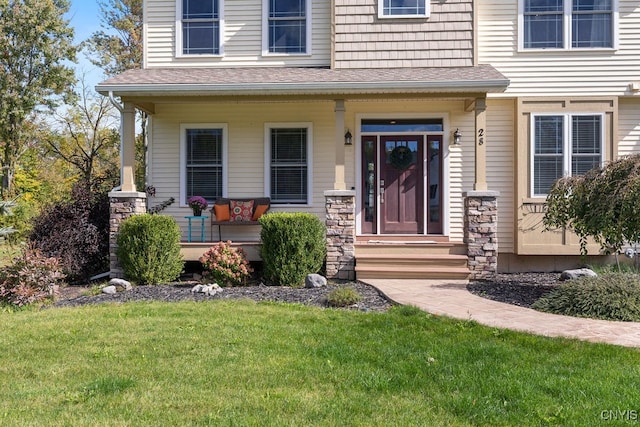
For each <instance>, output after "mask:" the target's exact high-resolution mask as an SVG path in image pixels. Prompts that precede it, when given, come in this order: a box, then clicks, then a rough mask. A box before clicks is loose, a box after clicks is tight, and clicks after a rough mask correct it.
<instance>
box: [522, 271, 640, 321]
mask: <svg viewBox="0 0 640 427" xmlns="http://www.w3.org/2000/svg"><path fill="white" fill-rule="evenodd" d="M532 307H533V308H535V309H536V310H540V311H546V312H549V313H556V314H564V315H568V316H576V317H590V318H594V319H605V320H621V321H633V322H637V321H640V276H639V275H637V274H629V273H610V274H606V275H600V276H598V277H581V278H579V279H575V280H571V281H568V282H565V283H563V284H561V285H560V286H559V287H558V289H556V290H554V291H552V292H550V293H549V294H547V295H545V296H544V297H542V298H540V299H539V300H538V301H536V302H535V303H534V304H533V305H532Z"/></svg>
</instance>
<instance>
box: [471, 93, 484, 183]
mask: <svg viewBox="0 0 640 427" xmlns="http://www.w3.org/2000/svg"><path fill="white" fill-rule="evenodd" d="M475 113H476V136H475V139H476V141H475V146H476V177H475V183H474V184H473V189H474V190H476V191H486V190H487V146H486V140H487V99H486V98H477V99H476V101H475Z"/></svg>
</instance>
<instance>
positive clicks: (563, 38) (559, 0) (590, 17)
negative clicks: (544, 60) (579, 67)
mask: <svg viewBox="0 0 640 427" xmlns="http://www.w3.org/2000/svg"><path fill="white" fill-rule="evenodd" d="M520 12H521V13H520V16H521V42H522V47H523V48H524V49H579V48H613V47H614V46H615V34H614V31H615V29H616V25H615V21H616V13H617V0H520Z"/></svg>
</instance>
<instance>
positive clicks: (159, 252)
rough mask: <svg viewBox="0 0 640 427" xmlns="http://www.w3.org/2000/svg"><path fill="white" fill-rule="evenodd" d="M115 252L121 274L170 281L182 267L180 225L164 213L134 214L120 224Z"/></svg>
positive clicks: (150, 281) (141, 281) (138, 279)
mask: <svg viewBox="0 0 640 427" xmlns="http://www.w3.org/2000/svg"><path fill="white" fill-rule="evenodd" d="M116 243H117V245H118V248H117V250H116V254H117V256H118V260H119V261H120V264H121V265H122V268H123V270H124V274H125V276H126V277H127V278H128V279H130V280H132V281H134V282H136V283H138V284H149V285H157V284H161V283H166V282H170V281H173V280H175V279H177V278H178V276H180V273H181V272H182V269H183V267H184V261H183V259H182V254H180V227H178V224H177V223H176V221H175V220H174V219H173V218H172V217H169V216H165V215H150V214H144V215H134V216H132V217H129V218H127V219H126V220H125V221H123V222H122V224H120V230H119V234H118V237H117V239H116Z"/></svg>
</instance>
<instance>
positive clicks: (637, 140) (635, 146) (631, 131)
mask: <svg viewBox="0 0 640 427" xmlns="http://www.w3.org/2000/svg"><path fill="white" fill-rule="evenodd" d="M618 108H619V114H618V141H619V143H618V156H626V155H629V154H640V98H637V99H630V98H622V99H620V101H619V102H618Z"/></svg>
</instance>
